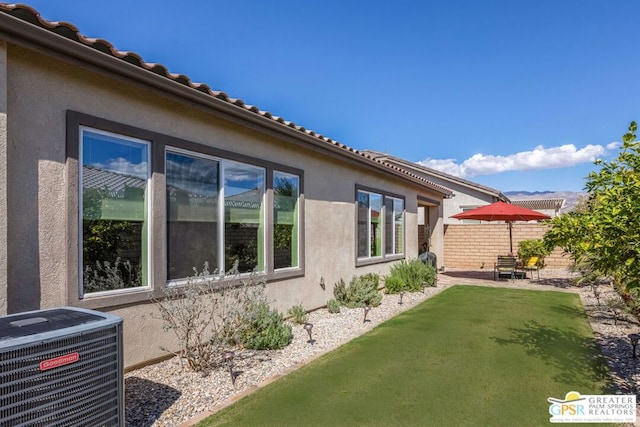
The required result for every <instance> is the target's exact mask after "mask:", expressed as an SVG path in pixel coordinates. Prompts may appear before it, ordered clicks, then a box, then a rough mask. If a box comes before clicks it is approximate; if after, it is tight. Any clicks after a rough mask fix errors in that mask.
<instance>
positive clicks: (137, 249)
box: [0, 4, 452, 366]
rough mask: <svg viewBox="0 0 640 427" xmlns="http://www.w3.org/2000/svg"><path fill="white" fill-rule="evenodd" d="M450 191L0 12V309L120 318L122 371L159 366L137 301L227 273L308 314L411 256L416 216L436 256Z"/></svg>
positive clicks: (149, 317) (155, 333)
mask: <svg viewBox="0 0 640 427" xmlns="http://www.w3.org/2000/svg"><path fill="white" fill-rule="evenodd" d="M451 194H452V192H451V190H449V189H448V188H446V187H445V186H444V185H441V184H438V183H435V182H432V181H430V180H429V179H426V178H425V177H424V176H423V175H419V174H416V173H412V172H410V171H406V170H404V169H402V168H398V167H395V166H394V165H391V164H387V163H385V162H383V161H380V160H378V159H375V158H373V157H372V156H370V155H367V154H365V153H363V152H360V151H357V150H354V149H352V148H350V147H348V146H346V145H344V144H342V143H339V142H337V141H334V140H332V139H330V138H328V137H325V136H323V135H320V134H318V133H316V132H314V131H311V130H308V129H305V128H304V127H302V126H299V125H297V124H295V123H292V122H290V121H287V120H285V119H283V118H281V117H277V116H274V115H273V114H271V113H269V112H266V111H261V110H260V109H258V108H257V107H254V106H251V105H248V104H246V103H244V102H243V101H242V100H239V99H233V98H230V97H229V96H227V95H226V94H225V93H223V92H219V91H214V90H212V89H211V88H210V87H209V86H207V85H206V84H198V83H194V82H192V81H191V80H190V79H189V78H188V77H187V76H184V75H176V74H171V73H170V72H169V71H168V70H167V69H166V68H165V67H164V66H162V65H159V64H150V63H146V62H144V60H142V58H141V57H140V56H139V55H137V54H135V53H130V52H122V51H119V50H117V49H116V48H115V47H114V46H112V45H111V44H110V43H109V42H107V41H105V40H101V39H92V38H87V37H85V36H83V35H82V34H81V33H80V32H79V31H78V29H76V28H75V27H74V26H73V25H71V24H68V23H61V22H49V21H47V20H45V19H44V18H42V17H41V16H39V14H38V13H37V11H35V10H33V9H31V8H29V7H26V6H15V5H6V4H0V315H2V314H11V313H16V312H21V311H26V310H36V309H41V308H50V307H57V306H76V307H83V308H90V309H96V310H100V311H104V312H109V313H112V314H115V315H119V316H121V317H122V318H123V319H124V343H125V345H124V349H125V354H124V356H125V365H126V366H132V365H135V364H138V363H141V362H144V361H148V360H151V359H154V358H156V357H160V356H162V355H163V354H164V353H163V352H162V351H161V350H160V346H162V345H168V344H170V341H167V340H169V336H168V335H167V334H166V333H164V332H163V331H162V328H161V321H160V320H159V319H158V317H159V316H158V313H157V310H156V308H155V306H154V304H152V303H151V302H150V299H151V298H153V297H158V296H161V295H162V291H163V289H164V288H165V287H167V286H174V285H180V284H181V283H184V281H185V279H186V277H187V276H189V275H190V274H192V272H193V268H194V267H195V268H201V267H202V266H203V265H204V263H205V262H206V263H208V264H209V267H210V269H211V270H214V269H218V270H227V269H228V268H229V267H230V266H231V265H232V264H233V263H234V261H237V262H238V263H239V265H240V269H241V270H242V271H249V270H251V269H253V268H254V267H255V269H256V270H257V271H258V273H259V274H261V275H263V276H264V277H265V278H266V280H267V287H266V289H267V296H268V298H269V299H270V300H271V301H273V304H274V305H275V306H276V308H278V309H280V310H281V311H285V310H286V309H288V308H290V307H291V306H293V305H297V304H302V305H303V306H304V307H305V308H307V309H313V308H317V307H321V306H324V305H325V304H326V302H327V300H329V299H330V298H332V297H333V294H332V289H333V285H334V284H335V283H336V282H337V281H338V280H340V279H345V280H349V279H350V278H351V277H352V276H354V275H360V274H365V273H370V272H374V273H380V274H385V273H386V272H387V271H388V269H389V268H390V266H391V265H392V264H393V263H395V262H397V261H398V260H401V259H410V258H415V257H416V256H417V255H418V247H419V235H418V228H419V227H418V224H419V214H418V212H419V208H425V209H427V211H428V212H429V218H428V221H429V222H430V223H431V224H433V227H432V230H431V233H432V241H433V248H432V251H434V252H436V253H438V254H439V255H441V254H442V240H443V214H444V212H443V200H444V199H445V198H446V197H449V196H450V195H451ZM444 216H445V217H446V214H445V215H444ZM440 258H442V257H440Z"/></svg>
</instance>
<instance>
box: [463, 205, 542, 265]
mask: <svg viewBox="0 0 640 427" xmlns="http://www.w3.org/2000/svg"><path fill="white" fill-rule="evenodd" d="M451 218H456V219H477V220H482V221H505V222H506V223H507V224H509V250H510V252H511V253H513V237H512V235H511V223H512V222H514V221H533V220H541V219H549V218H551V217H550V216H549V215H547V214H543V213H542V212H538V211H532V210H531V209H527V208H523V207H522V206H516V205H512V204H510V203H505V202H495V203H491V204H490V205H486V206H481V207H479V208H476V209H472V210H470V211H466V212H461V213H459V214H455V215H451Z"/></svg>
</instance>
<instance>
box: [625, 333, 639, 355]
mask: <svg viewBox="0 0 640 427" xmlns="http://www.w3.org/2000/svg"><path fill="white" fill-rule="evenodd" d="M627 336H628V337H629V341H631V347H632V349H633V350H632V351H633V357H634V358H635V357H636V346H637V345H638V340H640V334H629V335H627Z"/></svg>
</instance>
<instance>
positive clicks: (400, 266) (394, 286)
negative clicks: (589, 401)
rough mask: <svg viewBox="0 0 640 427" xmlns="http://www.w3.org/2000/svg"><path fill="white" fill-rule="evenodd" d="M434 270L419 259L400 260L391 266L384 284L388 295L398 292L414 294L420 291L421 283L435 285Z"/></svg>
mask: <svg viewBox="0 0 640 427" xmlns="http://www.w3.org/2000/svg"><path fill="white" fill-rule="evenodd" d="M436 274H437V273H436V269H435V268H433V267H432V266H431V265H428V264H425V263H423V262H422V261H420V260H419V259H414V260H411V261H408V262H407V261H405V260H402V261H400V262H398V263H396V264H394V265H392V266H391V269H390V270H389V275H388V276H387V277H385V280H384V284H385V288H386V292H387V293H388V294H395V293H398V292H400V291H406V292H415V291H420V290H422V283H426V285H427V286H435V285H436Z"/></svg>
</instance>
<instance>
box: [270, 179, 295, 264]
mask: <svg viewBox="0 0 640 427" xmlns="http://www.w3.org/2000/svg"><path fill="white" fill-rule="evenodd" d="M299 195H300V178H299V177H298V176H297V175H291V174H288V173H284V172H278V171H275V172H274V173H273V268H274V269H279V268H290V267H297V266H298V196H299Z"/></svg>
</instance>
